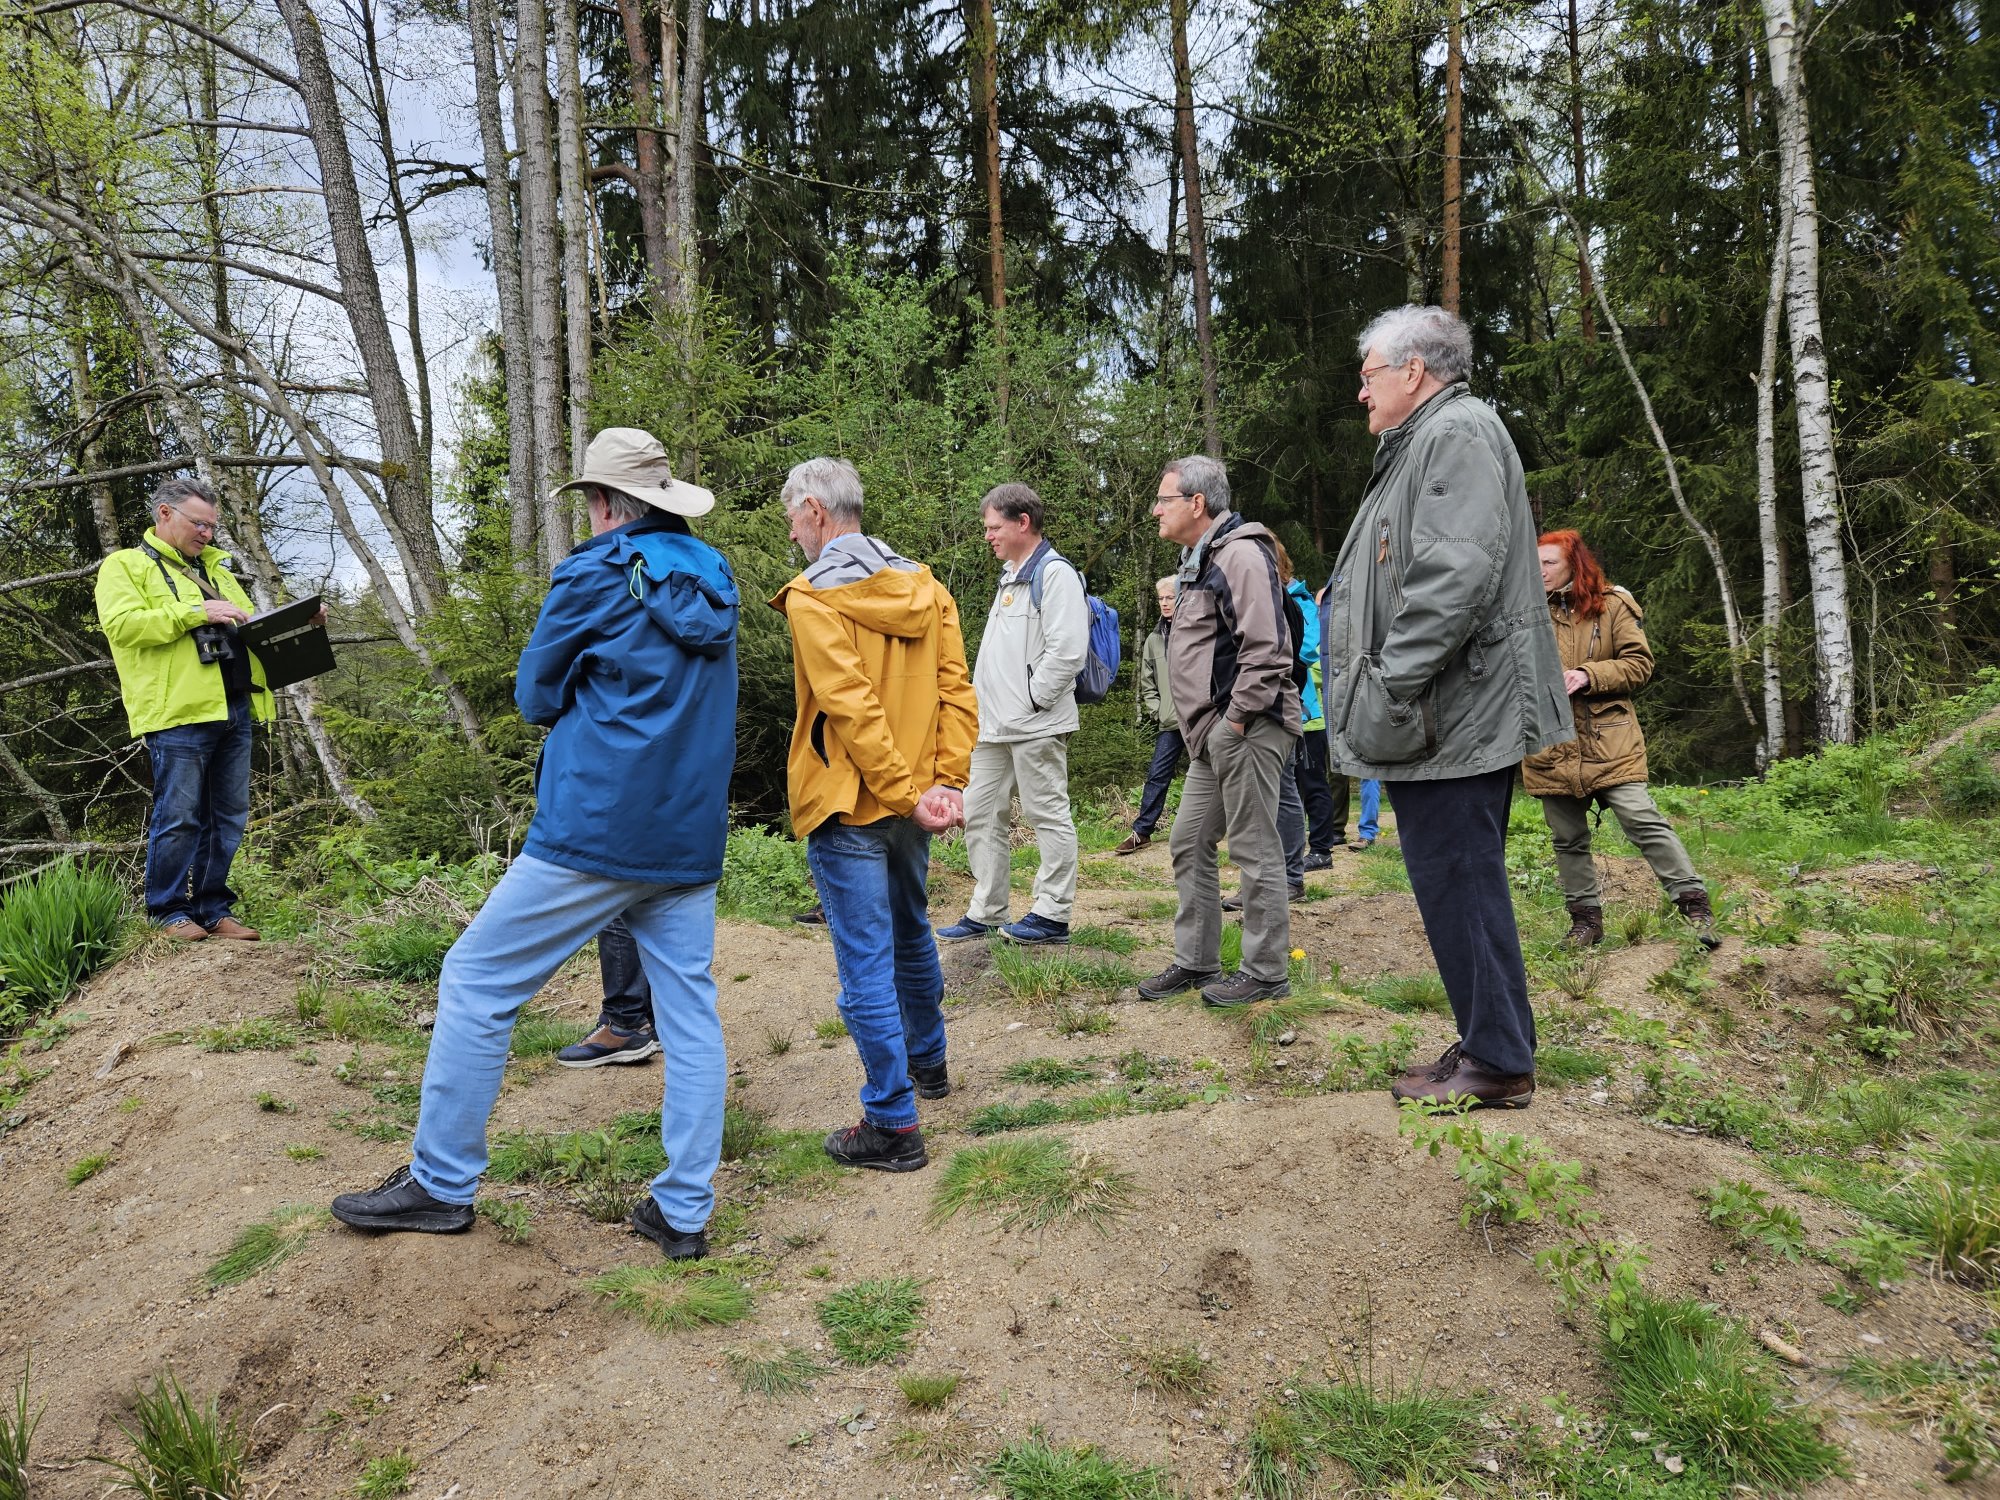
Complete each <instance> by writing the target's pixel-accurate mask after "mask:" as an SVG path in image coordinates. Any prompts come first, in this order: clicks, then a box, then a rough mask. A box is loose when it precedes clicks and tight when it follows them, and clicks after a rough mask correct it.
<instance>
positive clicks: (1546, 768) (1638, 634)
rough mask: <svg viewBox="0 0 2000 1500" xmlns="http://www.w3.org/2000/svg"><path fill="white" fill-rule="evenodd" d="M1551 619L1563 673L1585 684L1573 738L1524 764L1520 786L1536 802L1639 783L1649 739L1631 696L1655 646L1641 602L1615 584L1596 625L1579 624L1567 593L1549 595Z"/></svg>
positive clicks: (1649, 672)
mask: <svg viewBox="0 0 2000 1500" xmlns="http://www.w3.org/2000/svg"><path fill="white" fill-rule="evenodd" d="M1549 615H1550V618H1551V620H1552V621H1553V623H1554V625H1555V628H1556V649H1557V651H1559V652H1560V653H1561V655H1562V664H1563V670H1564V671H1568V670H1569V669H1571V668H1572V667H1574V668H1577V669H1579V670H1581V671H1582V672H1583V673H1584V674H1585V675H1586V676H1588V677H1589V678H1590V686H1589V687H1587V688H1585V689H1584V690H1583V691H1582V692H1580V693H1577V694H1575V695H1574V696H1573V697H1572V698H1571V699H1570V707H1571V710H1572V711H1573V712H1574V713H1575V715H1576V738H1575V739H1573V740H1570V741H1568V742H1566V743H1564V744H1560V745H1552V746H1550V747H1549V748H1548V749H1547V750H1543V751H1541V752H1539V753H1538V754H1535V755H1531V756H1529V757H1528V758H1527V759H1526V760H1524V761H1522V762H1521V785H1522V786H1523V787H1524V788H1525V789H1526V790H1527V792H1528V794H1529V795H1530V796H1534V797H1588V796H1590V795H1591V794H1592V793H1594V792H1597V791H1599V790H1601V789H1603V788H1605V787H1610V786H1623V785H1625V784H1626V783H1627V782H1633V781H1644V780H1645V779H1646V736H1645V734H1644V733H1643V732H1642V731H1641V730H1640V728H1639V717H1638V715H1637V714H1636V713H1634V712H1633V709H1632V695H1633V694H1634V693H1635V692H1637V691H1638V690H1639V689H1640V688H1642V687H1644V686H1645V685H1646V684H1647V683H1648V682H1649V681H1651V680H1652V676H1653V648H1652V647H1651V646H1649V645H1647V644H1646V632H1645V630H1644V628H1643V621H1644V619H1645V614H1644V612H1643V611H1641V610H1640V608H1639V601H1638V600H1637V599H1634V598H1633V597H1632V596H1631V595H1630V594H1628V593H1627V592H1625V590H1624V589H1622V588H1619V587H1618V586H1617V585H1616V584H1613V585H1612V586H1611V587H1610V588H1608V589H1606V590H1605V593H1604V613H1603V614H1601V615H1599V616H1597V618H1595V619H1592V620H1584V619H1579V618H1578V617H1577V615H1576V613H1575V611H1573V610H1572V609H1571V608H1570V607H1569V595H1568V593H1567V592H1564V593H1561V594H1552V595H1550V597H1549Z"/></svg>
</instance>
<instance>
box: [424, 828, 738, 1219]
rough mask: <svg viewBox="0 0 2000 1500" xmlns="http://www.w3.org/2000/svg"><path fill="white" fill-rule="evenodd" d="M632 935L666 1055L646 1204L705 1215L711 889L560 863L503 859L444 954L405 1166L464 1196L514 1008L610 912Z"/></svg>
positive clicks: (717, 1021) (710, 1082) (717, 1052)
mask: <svg viewBox="0 0 2000 1500" xmlns="http://www.w3.org/2000/svg"><path fill="white" fill-rule="evenodd" d="M621 912H622V913H623V914H624V917H625V925H626V926H627V927H629V928H630V929H631V931H632V937H633V940H634V941H635V942H637V943H638V945H639V957H640V961H641V963H642V964H643V965H644V966H645V970H646V978H647V979H648V980H649V981H650V982H651V984H652V988H653V1027H654V1030H655V1032H656V1033H657V1034H658V1036H659V1039H660V1048H661V1051H663V1052H664V1053H665V1054H666V1080H665V1086H666V1095H665V1099H664V1102H663V1103H662V1104H661V1106H660V1145H661V1146H662V1147H664V1148H665V1150H666V1153H667V1169H666V1170H665V1171H664V1172H662V1173H660V1175H659V1176H658V1177H655V1178H654V1179H653V1187H652V1191H653V1201H654V1202H655V1203H656V1204H658V1205H659V1209H660V1212H661V1213H662V1214H663V1215H665V1216H666V1220H667V1222H668V1223H669V1224H671V1225H672V1226H673V1227H674V1228H675V1229H676V1230H679V1231H680V1232H682V1233H684V1234H685V1233H689V1232H691V1231H693V1230H697V1229H700V1228H701V1227H702V1226H703V1225H704V1224H706V1223H707V1222H708V1215H709V1211H710V1210H711V1209H712V1208H713V1207H714V1206H715V1186H714V1177H715V1168H716V1164H717V1163H718V1162H719V1161H721V1160H722V1105H723V1097H724V1095H725V1094H726V1093H727V1092H728V1084H729V1078H728V1064H727V1062H726V1061H725V1060H724V1057H723V1051H722V1019H721V1017H720V1016H718V1015H717V1014H716V1009H715V978H714V976H713V975H712V974H710V973H709V964H710V961H711V960H712V959H713V957H714V954H715V887H714V886H713V885H690V886H661V885H647V884H645V883H643V882H640V881H634V880H614V879H611V878H610V877H608V876H604V875H588V874H585V873H584V872H583V871H581V870H568V869H564V868H563V867H562V866H560V865H552V864H550V863H548V862H547V861H546V860H540V859H536V858H534V857H533V856H531V855H525V854H524V855H522V856H521V857H520V858H519V859H517V860H515V861H514V863H513V865H512V866H511V867H509V869H508V871H507V873H506V874H505V875H503V876H502V877H501V879H500V883H499V884H498V885H497V886H495V887H494V888H493V894H492V895H490V896H488V897H487V898H486V904H485V905H484V906H482V907H481V908H480V909H479V915H478V916H477V917H475V918H473V921H472V925H471V926H470V927H468V928H466V929H465V932H464V934H463V935H462V936H461V937H460V938H459V940H458V941H457V942H456V943H454V944H453V945H452V949H451V952H450V953H448V954H446V955H445V960H444V973H443V974H441V975H440V976H439V977H438V1008H437V1027H436V1029H435V1030H434V1031H433V1032H432V1033H431V1051H430V1057H429V1058H428V1059H427V1060H426V1061H425V1063H424V1092H423V1109H422V1113H421V1114H419V1116H418V1117H417V1137H416V1140H415V1141H414V1142H413V1143H412V1146H411V1151H410V1157H411V1160H410V1175H411V1176H413V1177H415V1178H416V1180H417V1182H418V1183H419V1185H421V1186H422V1188H423V1189H424V1191H425V1192H427V1193H429V1194H430V1195H431V1196H432V1197H433V1198H436V1199H437V1200H439V1201H440V1202H442V1203H470V1202H471V1201H472V1198H473V1189H474V1188H475V1187H476V1186H477V1184H478V1182H479V1176H480V1174H481V1173H482V1172H484V1171H485V1170H486V1121H487V1119H488V1117H489V1116H491V1115H492V1113H493V1101H494V1100H495V1099H497V1098H499V1096H500V1075H501V1073H502V1071H503V1070H504V1069H505V1067H506V1065H507V1044H508V1042H509V1040H510V1039H511V1038H512V1037H513V1034H514V1018H515V1017H516V1016H518V1015H519V1014H520V1013H521V1007H522V1006H524V1005H526V1004H527V1003H528V1001H529V1000H530V999H532V998H533V997H534V995H535V993H536V992H537V991H538V990H540V989H541V987H542V986H543V985H544V984H546V983H548V981H549V978H550V976H551V975H553V974H554V973H555V971H556V970H557V969H558V968H559V967H561V965H562V963H563V961H564V960H565V959H567V958H569V957H570V955H571V954H573V953H575V952H576V950H577V949H579V948H581V947H582V946H583V945H584V944H585V943H586V942H588V941H589V940H590V938H591V935H592V934H593V933H595V932H597V931H598V930H599V929H600V928H602V927H603V926H604V924H605V923H607V922H609V921H610V920H611V919H612V918H613V917H615V916H617V915H619V914H620V913H621Z"/></svg>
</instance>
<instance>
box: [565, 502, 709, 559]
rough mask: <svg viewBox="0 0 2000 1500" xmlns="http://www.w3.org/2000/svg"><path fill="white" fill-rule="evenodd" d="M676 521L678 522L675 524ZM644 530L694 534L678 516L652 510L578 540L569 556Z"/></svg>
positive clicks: (636, 534)
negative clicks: (635, 518) (634, 518)
mask: <svg viewBox="0 0 2000 1500" xmlns="http://www.w3.org/2000/svg"><path fill="white" fill-rule="evenodd" d="M677 522H678V523H679V524H675V523H677ZM645 531H672V532H678V533H680V534H682V535H685V536H693V535H694V531H693V529H692V528H691V527H690V526H689V525H688V523H687V522H685V521H683V520H681V518H680V517H679V516H670V515H668V514H666V513H665V512H664V511H652V512H650V513H648V514H646V515H643V516H641V517H639V519H638V520H636V521H627V522H626V523H625V524H624V525H623V526H614V527H612V528H611V529H610V530H609V531H600V532H599V533H598V534H597V535H596V536H594V537H590V538H589V539H587V540H585V541H581V542H578V543H577V544H576V545H575V546H574V547H572V548H570V549H569V551H570V556H572V557H574V556H576V554H577V553H579V552H588V551H589V550H590V549H591V548H593V547H609V546H610V545H611V544H612V542H613V541H614V540H615V539H616V538H618V537H621V536H638V535H639V534H640V533H641V532H645Z"/></svg>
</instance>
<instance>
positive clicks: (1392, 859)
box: [1355, 840, 1410, 895]
mask: <svg viewBox="0 0 2000 1500" xmlns="http://www.w3.org/2000/svg"><path fill="white" fill-rule="evenodd" d="M1355 864H1356V866H1357V867H1358V869H1359V873H1360V877H1361V879H1360V884H1359V887H1358V889H1359V890H1360V891H1361V892H1362V894H1364V895H1383V894H1385V893H1391V892H1397V891H1401V892H1403V893H1405V894H1407V893H1408V892H1409V890H1410V872H1409V871H1408V870H1407V869H1405V868H1404V866H1403V851H1402V850H1401V849H1398V848H1396V847H1394V846H1393V845H1389V844H1384V843H1382V842H1381V841H1380V840H1377V841H1376V844H1375V847H1374V848H1372V849H1369V850H1366V851H1364V852H1363V853H1362V855H1361V856H1360V858H1358V859H1357V860H1356V861H1355Z"/></svg>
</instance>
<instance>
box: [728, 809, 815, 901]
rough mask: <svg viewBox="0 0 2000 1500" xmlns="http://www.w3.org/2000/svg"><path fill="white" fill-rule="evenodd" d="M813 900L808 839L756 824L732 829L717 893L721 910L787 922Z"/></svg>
mask: <svg viewBox="0 0 2000 1500" xmlns="http://www.w3.org/2000/svg"><path fill="white" fill-rule="evenodd" d="M812 904H813V887H812V876H811V873H810V872H809V871H808V870H807V869H806V846H805V845H804V844H803V843H801V842H800V841H799V840H797V839H789V838H786V837H785V836H784V835H783V834H781V833H774V832H772V831H771V830H770V829H768V828H760V827H757V826H755V825H752V826H750V827H747V828H732V829H730V830H729V842H728V844H727V845H725V846H724V848H723V851H722V884H721V885H720V886H718V887H717V888H716V893H715V909H716V911H717V913H718V914H719V915H721V916H725V917H738V918H742V919H745V920H748V921H752V922H767V923H770V924H772V925H773V926H781V925H783V924H785V923H788V922H790V921H791V919H792V914H793V913H794V912H800V911H804V910H806V909H807V908H808V907H810V906H811V905H812Z"/></svg>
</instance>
